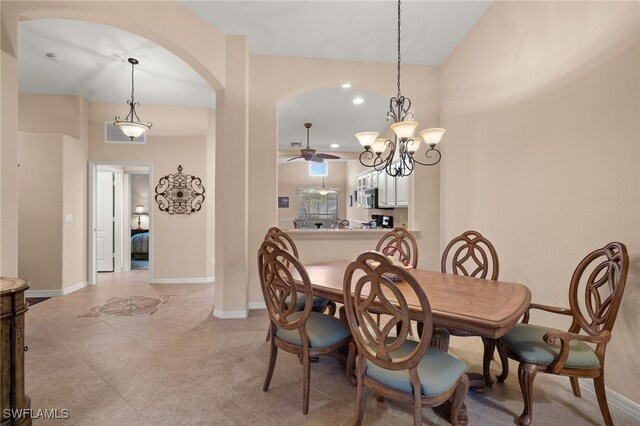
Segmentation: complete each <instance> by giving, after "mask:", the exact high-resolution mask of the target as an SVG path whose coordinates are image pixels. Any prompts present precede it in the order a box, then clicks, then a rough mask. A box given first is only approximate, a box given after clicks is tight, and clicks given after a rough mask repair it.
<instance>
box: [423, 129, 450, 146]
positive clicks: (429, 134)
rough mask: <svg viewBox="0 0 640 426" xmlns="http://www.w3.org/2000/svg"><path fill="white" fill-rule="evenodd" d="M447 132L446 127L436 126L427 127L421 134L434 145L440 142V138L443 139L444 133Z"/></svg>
mask: <svg viewBox="0 0 640 426" xmlns="http://www.w3.org/2000/svg"><path fill="white" fill-rule="evenodd" d="M444 132H446V130H445V129H442V128H440V127H434V128H432V129H426V130H423V131H421V132H420V136H422V138H423V139H424V141H425V142H426V143H428V144H429V146H431V147H433V146H435V145H437V144H438V143H440V139H442V135H444Z"/></svg>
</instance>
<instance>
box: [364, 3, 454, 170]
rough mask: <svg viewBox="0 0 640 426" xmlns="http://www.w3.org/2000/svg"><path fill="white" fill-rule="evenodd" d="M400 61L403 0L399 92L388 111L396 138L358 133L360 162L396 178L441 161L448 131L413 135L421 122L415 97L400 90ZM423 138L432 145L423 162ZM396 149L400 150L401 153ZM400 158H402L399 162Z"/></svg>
mask: <svg viewBox="0 0 640 426" xmlns="http://www.w3.org/2000/svg"><path fill="white" fill-rule="evenodd" d="M400 64H401V56H400V0H398V74H397V75H398V79H397V80H398V94H397V96H395V97H393V98H391V100H390V102H389V112H387V121H393V124H391V125H390V127H391V129H392V130H393V132H394V133H395V136H394V140H393V141H391V140H389V139H384V138H378V136H379V135H380V133H378V132H361V133H357V134H356V138H358V141H359V142H360V144H361V145H362V146H363V147H364V151H362V152H361V153H360V157H359V160H360V164H362V165H363V166H365V167H373V168H374V169H375V170H376V171H379V172H381V171H383V170H384V171H386V172H387V174H388V175H389V176H393V177H401V176H408V175H410V174H411V173H412V172H413V169H414V168H415V165H416V164H421V165H423V166H433V165H435V164H438V162H440V158H441V157H442V155H441V154H440V151H439V150H438V149H437V145H438V143H439V142H440V139H441V138H442V135H443V134H444V132H445V129H441V128H432V129H426V130H422V131H421V132H418V133H419V135H420V137H417V136H414V135H413V132H414V131H415V129H416V128H417V127H418V123H417V122H415V121H411V119H412V118H414V114H413V112H412V111H410V109H411V100H410V99H409V98H406V97H404V96H402V93H401V92H400ZM422 140H424V142H425V143H426V144H427V145H428V148H427V150H426V152H425V153H424V155H425V158H426V159H424V160H423V161H420V160H418V159H417V158H416V151H417V150H418V148H419V147H420V144H421V142H422ZM396 151H398V155H397V156H396ZM396 157H397V160H398V161H395V160H396Z"/></svg>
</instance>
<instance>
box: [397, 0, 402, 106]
mask: <svg viewBox="0 0 640 426" xmlns="http://www.w3.org/2000/svg"><path fill="white" fill-rule="evenodd" d="M400 61H401V56H400V0H398V99H400V96H401V94H400Z"/></svg>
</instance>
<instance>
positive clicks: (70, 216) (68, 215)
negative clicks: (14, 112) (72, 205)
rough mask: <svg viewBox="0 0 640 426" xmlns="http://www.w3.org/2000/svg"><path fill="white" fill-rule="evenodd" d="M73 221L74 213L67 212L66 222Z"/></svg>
mask: <svg viewBox="0 0 640 426" xmlns="http://www.w3.org/2000/svg"><path fill="white" fill-rule="evenodd" d="M71 222H73V215H71V214H65V215H64V223H71Z"/></svg>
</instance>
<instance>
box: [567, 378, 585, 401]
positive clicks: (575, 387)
mask: <svg viewBox="0 0 640 426" xmlns="http://www.w3.org/2000/svg"><path fill="white" fill-rule="evenodd" d="M569 380H571V390H572V391H573V394H574V395H575V396H577V397H578V398H580V397H581V396H582V393H581V392H580V384H579V383H578V378H577V377H569Z"/></svg>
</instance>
